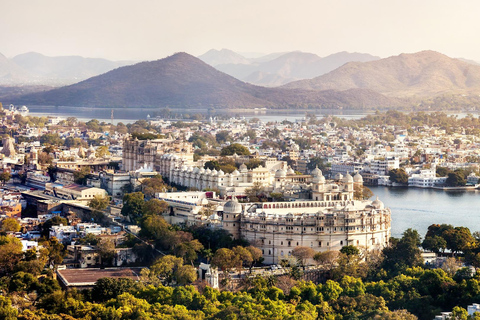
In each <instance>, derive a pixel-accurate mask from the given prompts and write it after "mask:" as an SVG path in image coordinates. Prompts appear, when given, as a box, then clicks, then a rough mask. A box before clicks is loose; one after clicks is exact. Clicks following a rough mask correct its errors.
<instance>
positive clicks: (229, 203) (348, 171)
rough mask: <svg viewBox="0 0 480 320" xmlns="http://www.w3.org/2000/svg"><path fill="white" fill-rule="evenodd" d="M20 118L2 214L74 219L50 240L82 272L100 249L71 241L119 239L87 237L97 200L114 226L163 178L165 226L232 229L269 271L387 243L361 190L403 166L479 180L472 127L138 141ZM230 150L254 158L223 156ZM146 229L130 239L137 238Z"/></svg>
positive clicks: (253, 127) (307, 128)
mask: <svg viewBox="0 0 480 320" xmlns="http://www.w3.org/2000/svg"><path fill="white" fill-rule="evenodd" d="M18 112H19V111H15V110H5V111H4V115H3V118H1V119H0V122H1V123H2V124H3V126H4V129H5V132H7V133H8V132H10V133H14V134H12V137H5V138H3V140H2V145H3V147H2V149H1V151H0V152H1V158H0V170H1V171H2V172H8V173H9V174H10V175H11V180H10V181H4V182H6V183H7V184H8V185H9V189H10V191H3V192H2V193H1V194H0V208H1V210H2V213H1V215H2V217H4V218H6V217H15V218H19V220H20V217H19V214H20V212H22V209H23V210H24V211H29V208H30V209H31V208H35V214H33V216H34V217H33V218H32V219H38V217H41V216H46V215H52V214H53V215H61V216H64V217H71V219H70V220H69V225H68V226H56V227H55V228H53V229H52V230H51V232H52V233H51V235H52V236H54V237H57V238H58V239H61V240H62V241H63V240H64V241H65V242H66V243H70V244H69V245H70V247H69V252H71V256H72V257H73V258H72V259H73V260H76V261H77V262H75V263H77V265H78V263H79V265H81V266H93V265H95V264H98V263H99V260H98V256H96V255H95V253H94V251H95V248H94V246H89V245H75V244H71V242H73V241H75V239H77V238H81V237H84V236H85V235H86V234H88V233H93V234H95V235H97V234H98V235H100V236H102V235H111V234H114V233H117V232H116V231H115V232H113V231H112V229H109V228H107V229H108V230H110V231H108V230H107V229H104V227H100V226H96V225H92V226H91V227H88V228H87V229H88V230H86V229H84V230H80V229H78V228H79V227H78V226H80V224H79V222H80V221H76V220H75V219H79V220H88V219H89V217H91V215H92V209H91V208H89V203H90V201H91V200H92V199H94V198H96V197H104V196H106V195H108V196H110V197H111V200H112V201H111V203H110V204H109V209H108V212H106V214H107V215H108V219H110V220H109V221H112V222H114V221H116V220H117V219H116V218H118V213H119V211H120V210H121V206H122V197H123V195H124V194H126V193H129V192H132V191H137V190H140V191H141V190H142V182H143V181H145V180H146V179H149V178H152V177H155V176H157V175H161V176H162V177H163V179H164V181H165V185H166V186H168V188H165V190H157V193H156V194H155V197H157V198H158V199H161V200H163V201H166V202H167V204H168V209H167V211H166V212H165V213H164V215H165V219H166V220H167V221H168V222H170V223H185V224H187V225H193V224H207V225H209V226H211V227H212V228H223V229H226V230H227V231H229V232H230V233H231V234H232V235H233V236H234V237H235V238H240V237H241V238H245V239H247V240H248V241H250V243H252V244H254V245H256V246H258V247H259V248H261V249H262V252H263V254H264V258H265V262H266V263H272V264H276V263H278V262H279V261H280V260H282V257H288V256H289V255H290V254H291V252H292V250H293V248H295V247H297V246H307V247H311V248H313V249H315V250H316V251H325V250H339V249H340V248H341V247H342V246H345V245H355V246H358V247H361V248H364V249H365V250H379V249H381V248H383V247H384V246H386V245H387V244H388V239H389V237H390V223H391V217H390V210H389V209H388V208H386V207H385V206H384V205H383V203H382V202H381V201H380V200H378V199H377V200H369V199H364V198H363V193H362V191H363V190H364V187H363V186H364V185H376V184H379V185H394V183H393V182H392V181H391V179H390V177H389V172H390V171H391V170H392V169H398V168H403V169H404V170H405V172H406V173H407V175H408V186H412V187H421V188H430V187H438V186H442V185H443V184H445V180H446V177H439V176H437V168H438V167H440V166H441V167H446V168H449V169H451V170H455V169H459V168H463V169H465V168H469V169H471V170H472V173H471V174H470V175H469V177H468V182H469V183H470V184H471V185H473V186H475V185H476V184H477V183H478V177H477V175H476V174H475V171H476V170H478V160H479V159H480V154H479V150H480V148H478V147H479V141H478V138H477V137H476V136H475V135H471V134H468V132H469V131H468V130H467V131H465V130H463V131H462V130H460V131H459V132H455V133H453V134H446V132H445V130H443V129H441V128H438V127H433V126H427V125H419V126H416V127H412V128H409V129H408V130H406V129H405V128H402V127H400V126H388V125H378V126H373V125H363V126H342V125H338V124H337V123H336V120H335V119H334V118H327V119H325V121H311V119H310V120H309V119H304V120H302V121H297V122H290V121H286V120H285V121H282V122H281V123H279V122H262V121H260V120H258V119H251V120H250V121H246V120H244V119H229V120H222V121H219V120H216V119H215V118H213V119H210V121H206V122H199V121H193V122H190V123H176V122H173V121H166V120H158V119H157V120H153V119H151V120H149V121H148V122H147V121H144V122H145V123H147V124H148V126H146V127H142V128H140V129H141V130H140V131H141V132H143V133H142V134H144V136H142V135H141V134H140V135H138V134H137V135H135V136H131V135H130V134H128V133H127V132H128V130H129V129H128V128H127V127H125V128H124V130H100V129H101V128H102V126H101V125H99V124H98V122H97V123H94V122H91V123H90V124H89V125H87V126H85V125H84V126H77V125H65V121H66V120H64V121H60V120H59V119H53V118H52V119H48V120H47V121H45V123H44V125H41V126H36V125H31V124H28V123H27V124H26V125H19V124H18V121H17V120H18V119H19V118H18ZM57 120H58V121H57ZM62 123H63V124H62ZM104 127H106V126H105V125H104ZM132 127H133V126H132ZM94 128H95V129H94ZM98 128H100V129H98ZM152 128H155V130H153V129H152ZM130 129H131V128H130ZM464 129H468V128H464ZM145 132H147V135H145ZM148 134H151V136H150V137H149V136H148ZM202 139H203V140H202ZM58 141H63V142H62V143H61V144H59V143H58ZM67 141H68V143H67ZM233 143H236V144H238V145H241V146H243V147H244V148H245V149H246V150H248V152H246V153H243V154H236V153H235V154H229V155H221V154H222V151H223V150H225V149H227V148H228V147H230V146H232V144H233ZM222 161H223V162H225V161H227V162H228V163H230V167H228V166H222ZM232 166H233V167H232ZM227 167H228V169H227ZM319 167H320V168H319ZM322 171H323V172H322ZM0 178H1V176H0ZM7 180H8V179H7ZM172 188H176V189H177V190H178V191H179V192H171V191H172ZM167 189H168V190H167ZM74 221H76V222H74ZM39 223H40V222H38V221H36V222H35V221H34V220H29V221H28V223H27V221H22V227H23V228H25V229H24V230H23V231H29V232H30V233H32V232H35V231H36V229H35V227H34V226H35V224H39ZM89 223H91V221H89ZM138 228H139V227H138V226H130V227H129V230H131V232H132V233H137V232H138ZM121 229H123V226H122V227H121ZM90 231H91V232H90ZM22 234H23V233H22ZM25 240H28V241H34V240H32V239H29V238H25ZM92 248H93V249H92ZM92 250H93V251H92ZM127 251H128V250H127ZM127 251H125V252H127ZM122 252H123V251H122ZM122 254H123V256H128V257H126V258H125V259H124V260H121V261H131V258H130V255H129V254H127V253H122ZM122 254H120V251H119V252H118V256H121V255H122ZM79 261H83V262H81V263H80V262H79ZM89 261H91V263H89ZM72 263H73V262H72ZM75 263H73V264H75ZM73 264H72V265H73Z"/></svg>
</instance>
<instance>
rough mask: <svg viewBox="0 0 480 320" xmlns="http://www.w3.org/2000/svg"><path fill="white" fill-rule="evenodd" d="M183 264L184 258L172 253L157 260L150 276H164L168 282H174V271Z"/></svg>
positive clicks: (151, 268)
mask: <svg viewBox="0 0 480 320" xmlns="http://www.w3.org/2000/svg"><path fill="white" fill-rule="evenodd" d="M182 265H183V259H182V258H179V257H175V256H172V255H165V256H163V257H161V258H158V259H157V260H155V262H154V263H153V264H152V266H151V267H150V272H151V273H150V275H149V277H150V278H152V277H155V278H158V277H160V278H163V279H164V280H165V281H166V282H167V283H170V282H172V280H173V279H174V273H175V272H176V271H177V270H178V268H180V267H181V266H182Z"/></svg>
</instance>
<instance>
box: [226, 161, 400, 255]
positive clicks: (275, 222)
mask: <svg viewBox="0 0 480 320" xmlns="http://www.w3.org/2000/svg"><path fill="white" fill-rule="evenodd" d="M313 182H314V183H313V187H312V200H302V201H291V202H268V203H247V204H241V203H239V202H238V201H237V200H236V198H233V199H232V200H230V201H228V202H226V203H225V204H224V208H223V228H224V229H226V230H228V231H229V232H230V233H231V234H232V235H233V236H234V237H235V238H240V237H241V238H244V239H246V240H248V241H249V242H250V243H252V244H253V245H255V246H256V247H258V248H260V249H262V252H263V258H264V259H265V263H266V264H276V263H279V262H280V261H281V260H282V259H286V258H288V256H290V255H291V253H292V250H293V249H294V248H295V247H297V246H304V247H311V248H312V249H314V250H315V251H327V250H340V249H341V248H342V247H343V246H346V245H354V246H356V247H359V248H364V249H366V250H369V251H371V250H381V249H383V248H384V247H386V246H387V245H388V241H389V238H390V228H391V212H390V209H389V208H385V206H384V204H383V203H382V202H381V201H380V200H378V199H377V200H374V201H371V200H354V185H355V184H357V185H361V183H362V181H361V176H360V175H358V174H357V175H356V176H355V178H354V177H352V176H350V175H349V174H347V175H346V176H345V177H344V178H343V179H342V180H341V181H338V182H331V181H330V182H327V181H326V180H325V178H324V177H323V176H322V174H321V171H320V170H318V169H316V170H315V171H314V174H313Z"/></svg>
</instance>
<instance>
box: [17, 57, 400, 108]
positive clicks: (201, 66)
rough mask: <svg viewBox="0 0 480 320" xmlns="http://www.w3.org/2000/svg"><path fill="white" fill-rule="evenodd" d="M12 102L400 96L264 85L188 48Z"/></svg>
mask: <svg viewBox="0 0 480 320" xmlns="http://www.w3.org/2000/svg"><path fill="white" fill-rule="evenodd" d="M8 102H9V103H22V104H36V105H56V106H91V107H142V106H143V107H191V108H193V107H197V108H202V107H211V106H214V107H220V108H222V107H223V108H232V107H240V108H254V107H270V108H295V107H302V108H305V107H307V108H308V107H330V108H331V107H335V108H338V107H343V108H377V107H389V106H392V105H396V104H397V103H398V101H397V100H395V99H391V98H387V97H385V96H383V95H381V94H378V93H376V92H373V91H371V90H364V89H354V90H345V91H336V90H326V91H313V90H310V91H309V90H302V89H293V90H292V89H284V88H264V87H259V86H254V85H251V84H247V83H244V82H242V81H239V80H237V79H235V78H233V77H231V76H229V75H226V74H224V73H222V72H220V71H218V70H216V69H215V68H213V67H211V66H209V65H207V64H206V63H204V62H202V61H201V60H200V59H198V58H195V57H193V56H191V55H189V54H186V53H177V54H174V55H172V56H170V57H167V58H165V59H162V60H157V61H151V62H142V63H138V64H136V65H133V66H126V67H122V68H118V69H115V70H112V71H110V72H107V73H105V74H103V75H100V76H96V77H93V78H90V79H88V80H85V81H82V82H80V83H77V84H74V85H71V86H67V87H62V88H58V89H54V90H51V91H47V92H41V93H35V94H28V95H24V96H21V97H16V98H12V99H11V101H8Z"/></svg>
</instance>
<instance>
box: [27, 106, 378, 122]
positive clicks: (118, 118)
mask: <svg viewBox="0 0 480 320" xmlns="http://www.w3.org/2000/svg"><path fill="white" fill-rule="evenodd" d="M28 108H29V110H30V113H29V115H31V116H36V117H40V116H57V117H63V118H67V117H75V118H77V119H78V120H81V121H88V120H91V119H97V120H99V121H105V122H107V123H110V121H111V112H112V108H89V107H54V106H35V105H33V106H28ZM159 110H161V109H158V108H157V109H156V108H113V123H114V124H117V123H118V122H123V123H124V124H127V123H133V122H135V121H137V120H141V119H147V116H148V115H151V116H153V115H154V114H155V112H156V111H159ZM171 110H172V112H175V113H182V112H185V113H189V114H195V113H200V114H204V115H206V116H209V115H229V116H232V117H234V116H241V117H245V119H247V120H248V119H251V118H259V119H260V120H262V121H264V122H268V121H279V122H281V121H283V120H289V121H292V122H295V121H297V120H302V119H304V118H305V114H306V113H307V112H308V113H310V114H315V115H316V116H317V117H318V118H321V117H323V116H326V115H333V116H336V117H340V118H344V119H360V118H362V117H364V116H366V115H367V114H369V112H366V111H362V110H254V109H234V110H227V109H216V110H214V111H213V112H212V111H211V110H210V111H208V110H206V109H189V110H187V111H185V109H171Z"/></svg>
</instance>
